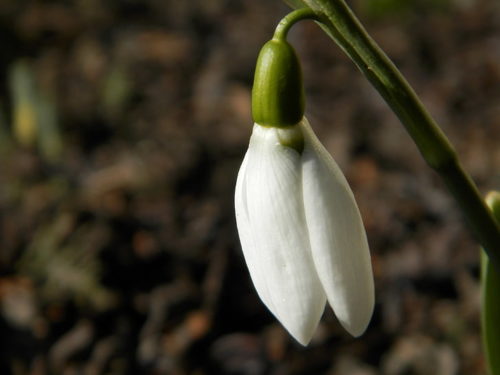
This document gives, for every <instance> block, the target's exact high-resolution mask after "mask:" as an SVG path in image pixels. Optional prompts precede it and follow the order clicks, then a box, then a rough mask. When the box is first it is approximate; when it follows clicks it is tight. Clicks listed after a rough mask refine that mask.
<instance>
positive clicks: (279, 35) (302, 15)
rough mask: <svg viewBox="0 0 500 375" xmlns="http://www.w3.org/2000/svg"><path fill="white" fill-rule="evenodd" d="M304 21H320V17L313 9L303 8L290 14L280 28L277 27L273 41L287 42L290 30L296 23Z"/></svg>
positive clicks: (284, 18) (283, 20)
mask: <svg viewBox="0 0 500 375" xmlns="http://www.w3.org/2000/svg"><path fill="white" fill-rule="evenodd" d="M304 19H311V20H316V21H319V20H320V16H319V15H318V14H316V12H315V11H314V10H312V9H311V8H301V9H297V10H295V11H293V12H290V13H288V14H287V15H286V16H285V17H283V19H282V20H281V21H280V23H279V24H278V26H276V29H275V31H274V36H273V39H280V40H285V39H286V36H287V34H288V31H289V30H290V28H291V27H292V26H293V25H294V24H295V23H297V22H299V21H301V20H304Z"/></svg>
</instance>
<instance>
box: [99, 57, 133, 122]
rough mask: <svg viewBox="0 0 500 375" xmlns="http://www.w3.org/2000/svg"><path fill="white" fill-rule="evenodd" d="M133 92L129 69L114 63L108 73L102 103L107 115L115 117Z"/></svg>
mask: <svg viewBox="0 0 500 375" xmlns="http://www.w3.org/2000/svg"><path fill="white" fill-rule="evenodd" d="M131 92H132V85H131V83H130V78H129V76H128V74H127V70H126V69H125V67H123V66H122V65H114V66H113V68H112V69H111V71H110V72H109V73H108V75H107V77H106V79H105V81H104V87H103V91H102V99H103V100H102V104H103V110H104V113H105V114H106V116H108V117H109V118H114V117H115V116H117V115H118V114H119V113H120V112H121V111H122V110H123V108H124V107H125V104H126V101H127V99H128V98H129V97H130V94H131Z"/></svg>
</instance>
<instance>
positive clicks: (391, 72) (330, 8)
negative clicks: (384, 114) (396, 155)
mask: <svg viewBox="0 0 500 375" xmlns="http://www.w3.org/2000/svg"><path fill="white" fill-rule="evenodd" d="M302 2H303V3H304V4H306V5H308V6H309V7H310V8H311V9H312V10H314V11H315V12H316V13H317V14H318V15H320V17H321V22H322V24H321V26H322V27H323V29H324V30H325V31H326V32H327V34H329V35H330V37H332V39H334V40H335V42H336V43H337V44H338V45H339V46H340V47H341V48H342V49H343V50H344V52H345V53H346V54H347V55H348V56H349V57H350V58H351V60H352V61H353V62H354V63H355V64H356V65H357V67H358V68H359V69H360V70H361V72H362V73H363V74H364V75H365V76H366V78H367V79H368V80H369V81H370V83H371V84H372V85H373V86H374V87H375V89H376V90H377V91H378V92H379V93H380V94H381V95H382V97H383V98H384V100H385V101H386V102H387V104H388V105H389V106H390V107H391V109H392V110H393V111H394V112H395V113H396V115H397V116H398V117H399V119H400V120H401V122H402V123H403V125H404V126H405V128H406V130H407V131H408V133H409V134H410V136H411V137H412V139H413V141H414V142H415V144H416V145H417V147H418V149H419V151H420V153H421V154H422V156H423V158H424V159H425V160H426V162H427V164H428V165H429V166H430V167H432V168H433V169H434V170H435V171H436V172H437V173H438V174H439V175H440V176H441V177H442V179H443V180H444V182H445V184H446V186H447V187H448V189H449V190H450V192H451V194H452V195H453V196H454V198H455V200H456V201H457V202H458V204H459V206H460V208H461V209H462V211H463V213H464V215H465V217H466V218H467V221H468V223H469V225H470V227H471V229H472V230H473V232H474V233H475V235H476V237H477V239H478V240H479V242H480V243H481V244H482V245H483V248H484V249H485V250H486V252H487V254H488V256H489V258H490V259H491V261H492V262H493V264H494V265H495V267H496V268H497V269H498V270H499V271H500V227H499V225H498V224H497V223H496V221H495V219H494V217H493V215H492V213H491V211H490V210H489V209H488V208H487V206H486V204H485V203H484V200H483V199H482V198H481V195H480V194H479V191H478V189H477V187H476V186H475V184H474V182H473V181H472V179H471V178H470V177H469V175H468V174H467V173H466V172H465V171H464V170H463V168H462V166H461V164H460V162H459V160H458V158H457V155H456V152H455V150H454V149H453V147H452V146H451V144H450V142H449V141H448V139H447V138H446V136H445V135H444V133H443V132H442V131H441V129H440V128H439V126H438V125H437V123H436V122H435V121H434V119H433V118H432V117H431V116H430V114H429V113H428V112H427V111H426V109H425V108H424V106H423V104H422V103H421V102H420V100H419V99H418V97H417V95H416V94H415V92H414V91H413V89H412V88H411V87H410V85H409V84H408V82H407V81H406V80H405V78H404V77H403V76H402V74H401V73H400V72H399V71H398V69H397V68H396V67H395V65H394V64H393V63H392V62H391V61H390V59H389V58H388V57H387V56H386V55H385V54H384V52H383V51H382V50H381V49H380V47H379V46H378V45H377V44H376V42H375V41H374V40H373V39H372V38H371V37H370V36H369V35H368V33H367V32H366V31H365V29H364V28H363V26H362V25H361V23H360V22H359V20H358V19H357V18H356V16H355V15H354V14H353V13H352V11H351V9H350V8H349V7H348V6H347V4H346V3H345V1H344V0H302Z"/></svg>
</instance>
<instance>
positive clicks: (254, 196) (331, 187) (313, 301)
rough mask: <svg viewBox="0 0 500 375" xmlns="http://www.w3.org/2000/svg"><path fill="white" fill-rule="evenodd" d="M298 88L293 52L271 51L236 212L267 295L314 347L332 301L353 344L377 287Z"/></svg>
mask: <svg viewBox="0 0 500 375" xmlns="http://www.w3.org/2000/svg"><path fill="white" fill-rule="evenodd" d="M283 51H284V52H283ZM283 56H285V57H283ZM283 61H284V62H285V63H284V64H283ZM297 67H298V68H297ZM283 72H285V73H283ZM297 81H300V82H301V76H300V66H299V65H298V59H297V58H296V55H295V53H294V51H293V49H291V46H290V45H289V44H288V43H287V42H286V41H284V40H274V39H273V40H272V41H270V42H268V43H267V44H266V45H265V46H264V47H263V49H262V51H261V54H260V55H259V60H258V62H257V69H256V74H255V82H254V88H253V117H254V120H255V121H256V123H255V124H254V127H253V132H252V136H251V139H250V145H249V148H248V151H247V153H246V155H245V157H244V160H243V163H242V166H241V168H240V171H239V173H238V178H237V183H236V193H235V210H236V220H237V227H238V232H239V236H240V241H241V246H242V249H243V254H244V257H245V261H246V264H247V266H248V269H249V271H250V276H251V278H252V281H253V284H254V286H255V288H256V290H257V293H258V295H259V296H260V298H261V299H262V301H263V302H264V304H265V305H266V306H267V307H268V309H269V310H270V311H271V312H272V313H273V314H274V315H275V316H276V318H277V319H278V320H279V321H280V322H281V323H282V324H283V326H284V327H285V328H286V329H287V330H288V331H289V333H290V334H291V335H292V336H293V337H294V338H295V339H296V340H297V341H298V342H300V343H301V344H302V345H307V344H308V343H309V341H310V340H311V338H312V336H313V334H314V332H315V330H316V327H317V325H318V323H319V320H320V318H321V315H322V314H323V311H324V308H325V305H326V301H328V303H329V304H330V306H331V307H332V308H333V310H334V312H335V314H336V316H337V318H338V320H339V322H340V323H341V324H342V326H343V327H344V328H345V329H346V330H347V331H348V332H349V333H350V334H351V335H353V336H359V335H361V334H362V333H363V332H364V331H365V329H366V327H367V325H368V323H369V321H370V318H371V315H372V312H373V306H374V285H373V276H372V269H371V261H370V254H369V250H368V244H367V239H366V234H365V230H364V227H363V223H362V221H361V217H360V214H359V210H358V207H357V205H356V202H355V200H354V196H353V193H352V191H351V189H350V188H349V185H348V183H347V181H346V179H345V177H344V175H343V174H342V172H341V171H340V169H339V167H338V166H337V164H336V163H335V161H334V160H333V158H332V157H331V156H330V154H329V153H328V151H327V150H326V149H325V148H324V147H323V145H322V144H321V143H320V142H319V140H318V138H317V137H316V135H315V134H314V132H313V130H312V129H311V127H310V125H309V123H308V121H307V120H306V119H305V117H303V105H302V108H299V109H297V107H300V106H301V103H302V100H303V99H302V86H301V83H300V85H299V86H297ZM287 82H288V83H287ZM290 82H291V83H290ZM290 87H292V89H290ZM297 87H299V88H298V89H297ZM283 98H285V99H283ZM269 103H271V104H269ZM280 103H281V104H280ZM282 103H285V105H282ZM290 103H292V104H293V103H295V105H292V106H290ZM290 108H292V111H291V112H292V115H290V110H289V109H290ZM299 116H300V117H299Z"/></svg>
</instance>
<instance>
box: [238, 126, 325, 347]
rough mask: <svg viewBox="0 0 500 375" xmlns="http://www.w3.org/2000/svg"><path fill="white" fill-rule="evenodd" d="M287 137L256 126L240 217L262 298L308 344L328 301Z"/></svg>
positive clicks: (243, 175) (296, 159) (243, 173)
mask: <svg viewBox="0 0 500 375" xmlns="http://www.w3.org/2000/svg"><path fill="white" fill-rule="evenodd" d="M296 130H297V129H296ZM296 130H295V131H296ZM283 132H287V130H277V129H274V128H264V127H261V126H260V125H255V126H254V130H253V134H252V138H251V140H250V147H249V149H248V152H247V154H246V156H245V161H244V163H243V165H242V168H241V170H240V172H239V175H238V182H237V187H236V199H235V206H236V218H237V224H238V231H239V234H240V239H241V245H242V248H243V253H244V255H245V260H246V262H247V266H248V269H249V271H250V276H251V277H252V281H253V283H254V285H255V288H256V289H257V292H258V294H259V296H260V297H261V299H262V301H263V302H264V303H265V305H266V306H267V307H268V308H269V310H271V312H272V313H273V314H274V315H275V316H276V317H277V318H278V320H279V321H280V322H281V323H282V324H283V326H284V327H285V328H286V329H287V330H288V331H289V332H290V334H291V335H292V336H293V337H294V338H295V339H296V340H297V341H299V342H300V343H301V344H303V345H306V344H307V343H308V342H309V341H310V339H311V337H312V335H313V333H314V331H315V329H316V326H317V324H318V322H319V319H320V318H321V315H322V313H323V310H324V307H325V302H326V296H325V294H324V292H323V288H322V286H321V283H320V281H319V279H318V277H317V274H316V271H315V268H314V264H313V260H312V256H311V251H310V245H309V239H308V233H307V228H306V223H305V216H304V209H303V202H302V183H301V167H300V164H301V160H300V155H299V154H298V153H297V152H296V151H295V150H293V149H292V148H289V147H285V146H282V145H281V144H280V139H282V137H283V136H284V137H285V138H287V137H288V135H287V134H284V133H283Z"/></svg>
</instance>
